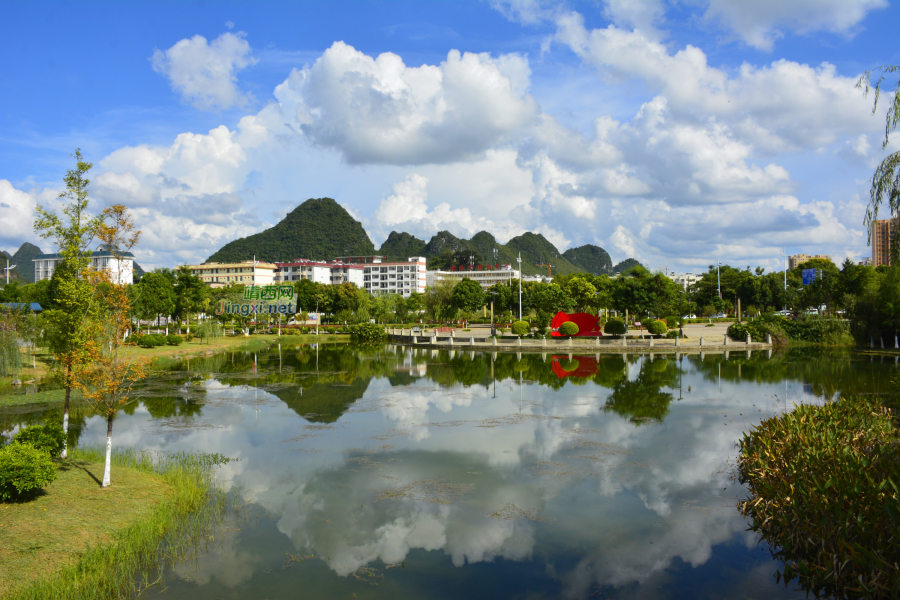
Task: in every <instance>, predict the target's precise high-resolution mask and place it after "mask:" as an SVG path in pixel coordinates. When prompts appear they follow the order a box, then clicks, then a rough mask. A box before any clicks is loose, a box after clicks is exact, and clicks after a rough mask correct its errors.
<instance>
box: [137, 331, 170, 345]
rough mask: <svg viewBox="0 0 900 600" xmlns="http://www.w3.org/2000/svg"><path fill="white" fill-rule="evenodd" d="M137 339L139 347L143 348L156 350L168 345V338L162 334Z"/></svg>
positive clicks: (151, 334)
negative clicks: (158, 347)
mask: <svg viewBox="0 0 900 600" xmlns="http://www.w3.org/2000/svg"><path fill="white" fill-rule="evenodd" d="M135 337H137V345H138V346H140V347H141V348H156V347H157V346H165V345H166V336H165V334H162V333H149V334H147V335H142V336H140V337H138V336H135Z"/></svg>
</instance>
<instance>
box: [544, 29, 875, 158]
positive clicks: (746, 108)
mask: <svg viewBox="0 0 900 600" xmlns="http://www.w3.org/2000/svg"><path fill="white" fill-rule="evenodd" d="M556 23H557V32H556V39H557V40H558V41H560V42H562V43H564V44H566V45H567V46H568V47H569V48H571V49H572V51H573V52H575V53H576V54H577V55H578V56H579V57H580V58H581V59H582V60H583V61H584V62H585V63H587V64H590V65H592V66H594V67H596V68H597V69H599V70H600V72H601V74H603V75H604V76H611V77H613V78H616V79H617V80H621V78H629V79H630V78H637V79H640V80H643V82H644V83H645V84H646V85H647V86H648V87H649V88H650V89H651V90H658V93H659V94H660V95H661V96H664V97H665V99H666V102H667V106H668V108H669V110H670V111H671V112H672V114H674V115H675V116H677V117H678V118H679V119H687V120H693V121H696V122H708V121H710V120H711V119H716V120H717V121H720V122H721V123H723V124H725V125H727V126H728V127H730V128H731V129H733V130H734V131H735V132H736V133H739V134H740V135H741V137H742V138H743V139H744V140H745V141H746V142H748V143H751V144H753V145H754V147H755V148H757V149H760V150H763V151H767V152H783V151H799V150H805V149H818V148H821V147H823V146H826V145H828V144H831V143H833V142H835V141H836V140H838V139H840V137H841V136H843V135H858V134H859V133H860V131H867V130H868V131H877V128H878V124H877V123H875V122H874V120H873V119H872V118H871V110H870V109H871V107H870V104H869V102H868V101H866V100H865V99H864V98H863V97H862V95H861V94H860V93H859V91H858V90H856V89H855V88H854V83H855V80H854V79H853V78H848V77H842V76H840V75H838V74H837V72H836V70H835V68H834V66H833V65H830V64H828V63H823V64H822V65H820V66H819V67H817V68H813V67H811V66H809V65H804V64H799V63H796V62H792V61H788V60H777V61H775V62H773V63H771V64H770V65H767V66H764V67H755V66H753V65H750V64H747V63H744V64H743V65H741V67H740V68H739V69H738V70H737V72H735V73H733V74H731V73H728V72H726V71H724V70H722V69H717V68H714V67H711V66H710V65H709V64H708V61H707V57H706V54H705V53H704V52H703V51H702V50H701V49H699V48H697V47H694V46H691V45H688V46H686V47H684V48H683V49H681V50H678V51H677V52H675V53H674V54H672V53H670V52H669V49H668V47H667V46H665V45H663V44H661V43H659V42H657V41H655V40H654V39H652V38H649V37H647V36H646V35H644V34H643V33H641V32H640V31H627V30H623V29H619V28H617V27H615V26H613V25H610V26H609V27H607V28H605V29H592V30H588V29H586V28H585V26H584V18H583V17H582V16H581V15H580V14H578V13H574V12H570V13H566V14H563V15H561V16H560V17H559V18H558V19H557V22H556Z"/></svg>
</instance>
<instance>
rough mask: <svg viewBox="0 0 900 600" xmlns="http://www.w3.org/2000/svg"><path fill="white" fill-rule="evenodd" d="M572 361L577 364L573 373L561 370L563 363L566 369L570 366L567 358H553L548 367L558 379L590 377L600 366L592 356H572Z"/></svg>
mask: <svg viewBox="0 0 900 600" xmlns="http://www.w3.org/2000/svg"><path fill="white" fill-rule="evenodd" d="M572 361H577V362H578V366H577V367H576V368H575V370H574V371H567V370H566V369H565V368H563V365H562V363H563V362H565V363H566V366H567V367H570V366H571V364H570V362H569V357H568V356H554V357H553V363H552V364H551V365H550V366H551V368H552V369H553V372H554V373H556V376H557V377H559V378H560V379H562V378H564V377H591V376H592V375H593V374H594V373H596V372H597V369H598V367H599V366H600V363H598V362H597V359H596V358H594V357H593V356H573V357H572Z"/></svg>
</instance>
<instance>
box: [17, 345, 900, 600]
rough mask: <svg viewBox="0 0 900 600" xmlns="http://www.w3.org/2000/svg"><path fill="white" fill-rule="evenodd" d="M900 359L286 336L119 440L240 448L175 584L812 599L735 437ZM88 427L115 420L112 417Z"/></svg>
mask: <svg viewBox="0 0 900 600" xmlns="http://www.w3.org/2000/svg"><path fill="white" fill-rule="evenodd" d="M598 358H599V360H598ZM895 369H896V367H895V365H894V362H893V360H890V362H882V361H880V360H879V359H878V358H875V359H871V358H869V357H862V356H859V355H854V354H851V353H849V352H826V351H792V352H788V353H780V354H779V353H776V354H775V355H773V356H772V357H771V358H770V357H768V356H767V353H756V354H754V355H753V356H751V357H747V355H746V353H744V352H731V353H730V355H729V356H728V358H727V359H726V357H725V356H724V355H722V354H718V355H706V356H704V357H703V359H702V360H701V358H700V356H698V355H692V356H681V357H679V358H677V359H676V357H675V356H674V355H671V354H670V355H667V356H660V355H656V356H653V357H652V358H651V357H650V356H647V355H644V356H640V355H602V356H599V357H598V356H596V355H586V356H574V357H572V358H571V359H570V358H569V356H567V355H553V354H547V355H545V356H542V355H539V354H538V355H521V356H517V355H515V354H497V355H493V356H492V355H491V354H488V353H469V352H448V351H440V352H437V351H435V352H432V351H430V350H429V351H419V352H418V353H414V352H411V351H410V350H409V349H406V348H399V347H392V346H379V347H368V348H364V349H361V348H353V347H350V346H339V345H320V346H318V347H317V346H315V345H312V346H311V345H302V346H298V345H282V346H281V347H279V346H277V345H276V346H273V347H271V348H270V349H269V350H268V351H262V352H258V353H248V352H235V353H225V354H220V355H216V356H212V357H207V358H203V359H199V358H195V359H193V360H190V361H187V362H185V363H182V364H179V365H177V366H176V367H175V368H174V369H173V370H172V371H171V372H169V373H167V374H165V375H162V376H160V377H158V378H156V379H154V381H153V382H151V383H150V384H149V385H147V386H146V387H145V388H143V389H142V392H141V393H142V394H143V395H144V397H143V398H142V399H141V400H140V402H138V403H136V404H135V405H133V406H132V407H131V409H130V410H129V412H128V414H123V415H121V416H120V417H119V418H118V419H117V421H116V423H115V430H114V442H115V444H116V445H118V446H140V447H144V448H150V449H160V450H166V451H175V450H201V451H205V452H217V453H221V454H224V455H226V456H229V457H234V458H238V459H240V460H239V461H237V462H232V463H229V464H228V465H226V466H225V467H223V469H222V470H221V472H220V475H221V477H222V478H223V480H224V481H225V482H226V484H225V485H226V486H236V489H240V490H241V493H242V495H243V497H244V498H245V499H246V500H247V501H248V502H249V507H250V509H249V511H248V516H245V517H244V518H243V519H241V520H240V521H239V522H238V521H235V522H231V523H228V524H227V527H223V529H222V530H221V531H219V532H217V539H216V543H215V544H214V548H213V549H212V550H211V551H209V552H208V553H206V554H204V555H203V556H202V557H201V558H200V559H199V561H197V562H192V563H191V564H184V565H178V566H176V568H175V569H174V572H172V573H170V576H169V577H168V581H167V586H168V587H167V588H166V590H165V594H164V595H165V597H167V598H174V599H182V598H184V599H188V598H190V599H202V600H207V599H208V600H212V599H219V598H221V599H238V598H240V599H243V598H260V599H263V598H269V599H271V600H276V599H283V598H284V599H286V598H305V599H314V598H361V599H362V598H398V597H414V598H617V599H618V598H621V599H626V598H766V599H774V598H795V597H796V598H799V597H805V594H802V593H800V592H796V591H794V590H793V589H792V588H791V587H785V586H784V585H783V584H781V585H779V584H777V583H776V582H775V579H774V573H775V571H776V569H778V568H779V567H780V565H779V564H778V563H777V562H774V561H773V560H772V559H771V557H770V555H769V552H768V549H767V548H766V547H764V546H760V545H759V544H758V543H757V540H756V537H755V536H754V535H753V534H752V533H749V532H747V531H746V528H747V523H746V521H745V520H744V519H743V517H741V515H740V514H739V513H738V511H737V509H736V508H735V505H736V503H737V502H738V500H740V499H742V498H744V497H746V490H745V489H744V488H743V486H741V485H740V484H738V483H737V482H736V481H734V480H733V478H732V475H733V469H732V467H733V465H734V458H735V456H736V453H737V441H738V440H739V439H740V437H741V433H742V432H743V431H747V430H749V429H750V427H752V426H753V425H754V424H756V423H758V422H759V420H760V419H762V418H764V417H765V416H771V415H774V414H777V413H780V412H782V411H783V410H785V407H786V406H787V407H788V408H790V407H791V406H793V404H794V403H801V402H802V403H822V402H825V401H828V400H833V399H835V398H837V397H839V396H840V395H841V394H849V393H860V392H866V393H871V392H875V393H878V392H881V391H884V389H885V388H886V386H887V385H888V384H889V380H890V377H891V376H892V374H893V373H894V371H895ZM55 410H58V408H52V409H49V410H33V411H31V412H29V411H28V410H25V411H23V410H21V409H19V410H18V411H17V412H16V413H15V414H13V413H5V414H2V415H0V418H2V421H0V428H4V429H8V428H9V427H11V426H12V425H15V424H17V423H24V422H28V421H39V420H41V419H43V418H44V417H46V416H47V415H48V413H52V412H53V411H55ZM76 412H77V411H76ZM74 425H75V427H76V429H77V430H78V431H79V435H80V441H79V443H81V444H99V443H101V442H102V441H103V440H104V437H105V432H106V426H105V422H103V421H102V420H100V419H99V418H97V417H93V416H90V415H89V414H86V413H85V414H80V413H79V414H77V415H76V418H75V419H74ZM113 484H115V472H113ZM149 593H150V594H152V595H153V594H155V593H156V592H155V591H154V590H151V591H150V592H149Z"/></svg>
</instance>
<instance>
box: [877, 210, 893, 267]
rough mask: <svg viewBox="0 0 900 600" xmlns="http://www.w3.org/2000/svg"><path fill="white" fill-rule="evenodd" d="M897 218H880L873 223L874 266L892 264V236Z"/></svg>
mask: <svg viewBox="0 0 900 600" xmlns="http://www.w3.org/2000/svg"><path fill="white" fill-rule="evenodd" d="M896 223H897V219H879V220H877V221H874V222H873V223H872V231H871V234H872V238H871V241H872V266H873V267H880V266H881V265H889V264H891V237H892V236H893V234H894V225H896Z"/></svg>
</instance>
